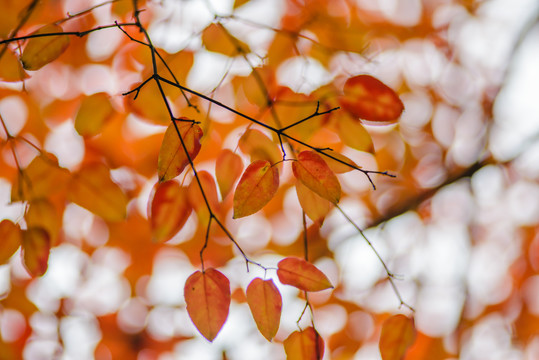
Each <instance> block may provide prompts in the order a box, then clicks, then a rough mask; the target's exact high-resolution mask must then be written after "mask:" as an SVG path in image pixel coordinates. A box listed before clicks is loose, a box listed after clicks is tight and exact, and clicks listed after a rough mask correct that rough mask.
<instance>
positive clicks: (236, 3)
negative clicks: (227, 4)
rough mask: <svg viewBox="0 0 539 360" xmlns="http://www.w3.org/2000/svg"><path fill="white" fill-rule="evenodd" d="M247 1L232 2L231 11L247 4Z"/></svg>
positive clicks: (235, 0) (236, 0) (237, 0)
mask: <svg viewBox="0 0 539 360" xmlns="http://www.w3.org/2000/svg"><path fill="white" fill-rule="evenodd" d="M248 2H249V0H234V6H233V7H232V8H233V9H236V8H239V7H240V6H242V5H244V4H246V3H248Z"/></svg>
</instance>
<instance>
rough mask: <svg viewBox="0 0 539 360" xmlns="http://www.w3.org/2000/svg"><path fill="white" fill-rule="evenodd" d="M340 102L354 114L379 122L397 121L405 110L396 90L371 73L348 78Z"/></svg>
mask: <svg viewBox="0 0 539 360" xmlns="http://www.w3.org/2000/svg"><path fill="white" fill-rule="evenodd" d="M339 102H340V104H341V106H342V107H343V108H344V109H345V110H346V111H348V112H349V113H350V114H351V115H352V116H354V117H357V118H360V119H364V120H368V121H372V122H374V123H378V124H384V123H393V122H396V121H397V120H398V119H399V116H400V115H401V113H402V111H403V110H404V105H403V104H402V101H401V100H400V99H399V96H398V95H397V94H396V93H395V91H393V90H392V89H391V88H390V87H388V86H387V85H385V84H384V83H383V82H381V81H380V80H378V79H376V78H374V77H372V76H370V75H358V76H354V77H352V78H350V79H348V80H347V81H346V83H345V84H344V96H343V97H342V98H341V99H339Z"/></svg>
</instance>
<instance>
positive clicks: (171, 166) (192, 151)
mask: <svg viewBox="0 0 539 360" xmlns="http://www.w3.org/2000/svg"><path fill="white" fill-rule="evenodd" d="M177 125H178V130H179V131H180V134H181V136H182V139H183V143H184V144H185V148H186V149H187V154H188V155H187V154H186V153H185V150H184V148H183V146H182V143H181V141H180V138H179V136H178V133H177V132H176V127H175V126H174V124H170V125H169V126H168V128H167V131H166V132H165V137H164V138H163V143H162V144H161V149H160V150H159V158H158V161H157V172H158V176H159V181H160V182H163V181H167V180H170V179H173V178H175V177H176V176H178V175H180V174H181V173H182V171H183V170H184V169H185V167H186V166H187V165H188V164H189V158H191V160H194V158H195V157H196V156H197V155H198V152H199V151H200V138H201V137H202V129H201V128H200V126H198V125H196V124H191V123H177ZM187 156H189V158H188V157H187Z"/></svg>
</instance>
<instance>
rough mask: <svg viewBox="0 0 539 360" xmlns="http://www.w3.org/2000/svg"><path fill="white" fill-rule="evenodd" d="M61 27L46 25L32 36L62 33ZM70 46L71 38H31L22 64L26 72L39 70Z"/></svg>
mask: <svg viewBox="0 0 539 360" xmlns="http://www.w3.org/2000/svg"><path fill="white" fill-rule="evenodd" d="M62 32H64V31H63V30H62V27H60V26H59V25H54V24H50V25H45V26H43V27H42V28H40V29H38V30H37V31H36V32H34V33H33V34H31V35H39V34H50V33H62ZM68 46H69V36H67V35H51V36H39V37H34V38H31V39H30V40H29V41H28V44H27V45H26V47H25V48H24V51H23V52H22V57H21V62H22V66H23V67H24V68H25V69H26V70H38V69H40V68H42V67H43V66H45V65H47V64H48V63H50V62H52V61H54V60H56V59H57V58H58V57H59V56H60V55H62V53H63V52H64V51H65V50H66V49H67V47H68Z"/></svg>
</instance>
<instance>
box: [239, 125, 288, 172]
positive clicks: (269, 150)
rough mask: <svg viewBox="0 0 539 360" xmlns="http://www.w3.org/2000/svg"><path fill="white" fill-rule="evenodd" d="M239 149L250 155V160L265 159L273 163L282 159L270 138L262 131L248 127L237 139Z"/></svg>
mask: <svg viewBox="0 0 539 360" xmlns="http://www.w3.org/2000/svg"><path fill="white" fill-rule="evenodd" d="M238 145H239V147H240V150H241V151H242V152H243V153H244V154H247V155H249V156H250V157H251V161H255V160H267V161H269V162H270V163H271V164H275V163H277V162H279V161H281V160H282V159H283V155H282V154H281V151H280V150H279V148H278V147H277V144H275V143H274V142H273V141H272V140H271V139H270V138H268V137H267V136H266V135H264V134H263V133H262V132H260V131H258V130H254V129H249V130H247V131H245V133H244V134H243V135H242V136H241V138H240V140H239V141H238Z"/></svg>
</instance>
